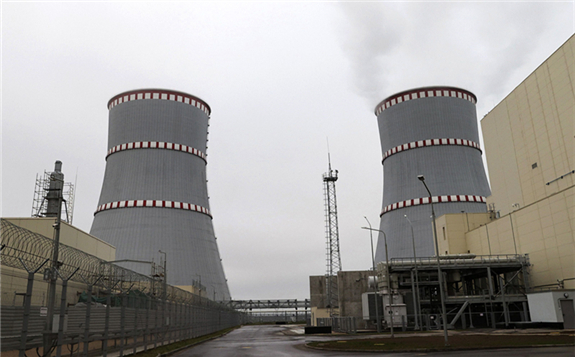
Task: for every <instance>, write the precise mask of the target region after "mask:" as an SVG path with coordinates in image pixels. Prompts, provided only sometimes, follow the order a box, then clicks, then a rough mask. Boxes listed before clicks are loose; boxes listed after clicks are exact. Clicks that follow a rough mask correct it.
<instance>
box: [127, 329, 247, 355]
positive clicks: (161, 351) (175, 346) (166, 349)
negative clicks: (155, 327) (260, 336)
mask: <svg viewBox="0 0 575 357" xmlns="http://www.w3.org/2000/svg"><path fill="white" fill-rule="evenodd" d="M238 327H239V326H237V327H230V328H227V329H224V330H220V331H217V332H214V333H211V334H209V335H204V336H200V337H196V338H190V339H188V340H183V341H178V342H175V343H172V344H169V345H164V346H160V347H157V348H153V349H148V350H147V351H146V352H144V351H142V352H138V353H136V354H135V355H132V356H134V357H157V356H158V355H166V354H169V353H170V352H175V351H177V350H180V349H183V348H185V347H191V346H193V345H197V344H199V343H202V342H204V341H207V340H211V339H214V338H216V337H220V336H223V335H225V334H227V333H228V332H230V331H233V330H235V329H236V328H238Z"/></svg>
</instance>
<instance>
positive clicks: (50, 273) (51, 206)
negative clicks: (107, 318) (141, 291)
mask: <svg viewBox="0 0 575 357" xmlns="http://www.w3.org/2000/svg"><path fill="white" fill-rule="evenodd" d="M63 189H64V174H63V173H62V162H61V161H56V164H55V165H54V172H52V173H51V174H50V185H49V189H48V194H47V196H46V199H47V201H48V208H47V212H46V217H56V222H55V223H54V225H53V227H54V248H53V250H52V261H51V263H50V268H48V269H46V270H45V271H44V279H45V280H48V304H47V308H48V309H47V310H48V311H47V314H46V322H45V325H44V333H43V347H44V351H43V356H42V357H49V356H50V354H51V352H52V348H53V344H54V340H55V338H54V335H55V333H54V332H53V331H54V321H53V320H54V304H55V301H56V282H57V280H58V275H57V274H56V271H57V269H58V268H59V267H60V265H61V264H60V262H58V258H59V250H60V225H61V223H62V217H61V216H62V203H63V202H64V198H63V196H62V192H63Z"/></svg>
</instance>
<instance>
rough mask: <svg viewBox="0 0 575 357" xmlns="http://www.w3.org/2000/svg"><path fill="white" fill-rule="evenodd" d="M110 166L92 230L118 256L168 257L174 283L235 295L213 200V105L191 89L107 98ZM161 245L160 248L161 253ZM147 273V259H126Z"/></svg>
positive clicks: (213, 294) (129, 265)
mask: <svg viewBox="0 0 575 357" xmlns="http://www.w3.org/2000/svg"><path fill="white" fill-rule="evenodd" d="M108 109H109V133H108V148H107V149H108V151H107V156H106V160H107V162H106V172H105V176H104V181H103V185H102V191H101V194H100V200H99V203H98V207H97V210H96V212H95V214H94V215H95V216H94V221H93V224H92V228H91V230H90V234H92V235H94V236H96V237H98V238H100V239H103V240H104V241H106V242H108V243H110V244H112V245H114V246H115V247H116V259H117V260H138V261H142V262H146V261H151V260H152V259H155V261H156V263H158V262H159V260H160V257H161V258H162V259H166V261H167V276H168V277H167V280H168V283H169V284H171V285H176V286H181V287H186V286H190V287H191V286H200V288H201V289H203V290H204V291H203V292H202V291H200V293H205V294H206V295H207V296H209V297H210V298H212V297H213V298H215V299H217V300H228V299H230V293H229V289H228V285H227V282H226V278H225V275H224V271H223V267H222V263H221V259H220V254H219V250H218V246H217V244H216V238H215V235H214V229H213V226H212V214H211V212H210V206H209V202H208V193H207V184H206V163H207V161H206V148H207V132H208V120H209V117H210V107H209V106H208V104H206V102H204V101H203V100H201V99H200V98H197V97H195V96H193V95H190V94H186V93H182V92H177V91H172V90H162V89H141V90H134V91H129V92H124V93H121V94H118V95H116V96H115V97H113V98H112V99H111V100H110V101H109V102H108ZM159 251H161V252H162V253H165V254H161V253H159ZM122 266H125V267H127V268H129V269H133V270H136V271H139V272H142V273H145V274H149V273H150V267H149V266H146V264H145V263H137V262H128V263H122Z"/></svg>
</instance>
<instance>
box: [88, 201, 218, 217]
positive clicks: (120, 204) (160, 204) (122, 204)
mask: <svg viewBox="0 0 575 357" xmlns="http://www.w3.org/2000/svg"><path fill="white" fill-rule="evenodd" d="M127 207H155V208H174V209H183V210H186V211H195V212H199V213H203V214H205V215H208V216H210V217H212V215H211V213H210V210H208V209H207V208H205V207H202V206H198V205H194V204H191V203H184V202H177V201H163V200H126V201H115V202H109V203H104V204H101V205H99V206H98V209H97V210H96V212H94V215H96V214H97V213H99V212H102V211H107V210H111V209H116V208H127Z"/></svg>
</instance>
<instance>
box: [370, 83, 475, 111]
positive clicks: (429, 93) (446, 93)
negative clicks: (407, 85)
mask: <svg viewBox="0 0 575 357" xmlns="http://www.w3.org/2000/svg"><path fill="white" fill-rule="evenodd" d="M431 97H452V98H459V99H464V100H467V101H470V102H471V103H473V104H475V103H477V99H476V98H475V96H474V95H473V94H471V93H470V92H467V91H465V90H462V89H457V88H440V87H437V88H421V89H414V90H411V91H408V92H403V93H399V94H396V95H393V96H391V97H389V98H387V99H385V100H384V101H383V102H381V103H379V104H378V106H377V107H376V108H375V115H376V116H378V115H379V114H381V112H383V111H384V110H385V109H387V108H389V107H392V106H394V105H397V104H399V103H402V102H407V101H409V100H414V99H419V98H431Z"/></svg>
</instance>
